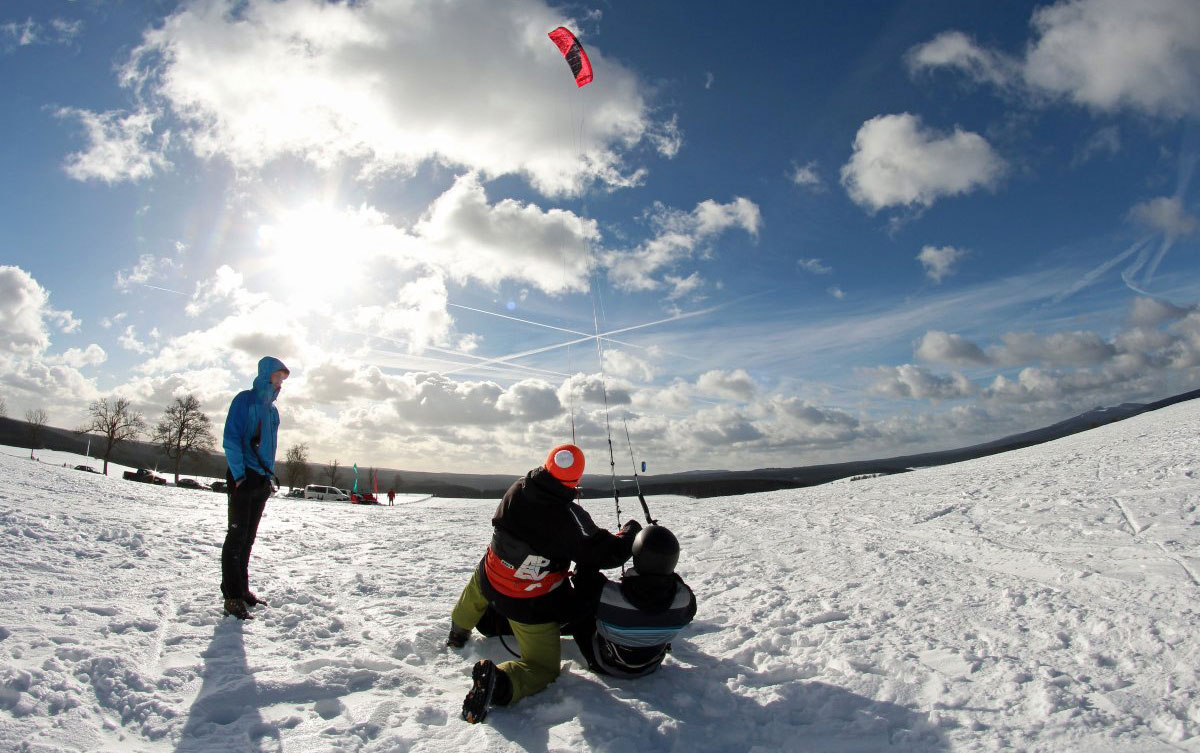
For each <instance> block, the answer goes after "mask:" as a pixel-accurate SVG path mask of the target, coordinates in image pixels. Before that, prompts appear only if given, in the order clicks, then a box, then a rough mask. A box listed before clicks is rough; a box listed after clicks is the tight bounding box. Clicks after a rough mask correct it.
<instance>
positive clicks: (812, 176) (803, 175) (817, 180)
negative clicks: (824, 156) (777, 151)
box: [789, 161, 825, 192]
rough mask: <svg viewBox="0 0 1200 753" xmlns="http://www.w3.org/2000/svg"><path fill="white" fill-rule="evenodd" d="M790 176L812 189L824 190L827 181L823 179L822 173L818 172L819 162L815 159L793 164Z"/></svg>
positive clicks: (801, 184) (799, 183)
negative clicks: (805, 162)
mask: <svg viewBox="0 0 1200 753" xmlns="http://www.w3.org/2000/svg"><path fill="white" fill-rule="evenodd" d="M789 177H790V178H791V179H792V182H793V183H795V184H796V185H798V186H801V187H803V188H807V189H808V190H810V191H817V192H820V191H824V190H825V181H823V180H822V179H821V174H820V173H819V172H817V163H816V162H815V161H813V162H809V163H807V164H804V165H792V172H791V173H790V175H789Z"/></svg>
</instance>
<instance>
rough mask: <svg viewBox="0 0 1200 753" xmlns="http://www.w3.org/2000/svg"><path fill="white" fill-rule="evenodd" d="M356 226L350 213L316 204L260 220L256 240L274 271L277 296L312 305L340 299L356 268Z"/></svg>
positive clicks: (360, 254) (358, 252)
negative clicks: (262, 222) (265, 222)
mask: <svg viewBox="0 0 1200 753" xmlns="http://www.w3.org/2000/svg"><path fill="white" fill-rule="evenodd" d="M361 231H362V229H361V225H360V224H359V223H358V222H357V221H356V220H355V218H354V217H353V216H348V215H346V214H344V213H342V212H339V211H337V210H334V209H331V208H330V207H327V206H321V205H318V204H309V205H305V206H303V207H301V208H298V209H292V210H288V211H285V212H281V213H280V214H279V215H278V216H276V218H275V219H274V221H273V222H271V223H267V224H263V225H261V226H260V227H259V229H258V245H259V248H260V250H262V251H263V253H264V254H265V255H266V258H267V260H268V262H269V264H270V268H271V269H272V270H273V271H274V273H275V274H276V278H275V279H276V280H277V286H276V287H277V294H278V295H279V297H280V300H282V301H284V302H286V303H288V304H289V305H291V306H296V307H301V308H312V309H329V308H331V307H333V306H336V305H341V304H344V303H345V302H346V299H347V298H348V297H349V296H350V294H351V293H352V292H353V288H354V285H355V280H357V279H358V278H359V276H360V272H361V266H360V265H361V263H362V261H363V257H364V250H363V248H362V245H361V243H359V241H360V240H361V238H360V236H361Z"/></svg>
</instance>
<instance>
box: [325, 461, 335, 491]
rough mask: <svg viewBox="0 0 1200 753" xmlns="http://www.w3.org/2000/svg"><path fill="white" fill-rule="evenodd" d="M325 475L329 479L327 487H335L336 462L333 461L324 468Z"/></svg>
mask: <svg viewBox="0 0 1200 753" xmlns="http://www.w3.org/2000/svg"><path fill="white" fill-rule="evenodd" d="M325 475H327V476H328V477H329V485H330V486H337V475H338V461H337V460H334V461H333V462H331V463H330V464H329V465H327V466H325Z"/></svg>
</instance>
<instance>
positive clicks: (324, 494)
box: [304, 484, 350, 502]
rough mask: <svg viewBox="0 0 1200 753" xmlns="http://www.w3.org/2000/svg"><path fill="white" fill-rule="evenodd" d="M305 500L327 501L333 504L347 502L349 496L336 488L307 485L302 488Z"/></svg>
mask: <svg viewBox="0 0 1200 753" xmlns="http://www.w3.org/2000/svg"><path fill="white" fill-rule="evenodd" d="M304 498H305V499H327V500H332V501H334V502H349V501H350V495H348V494H346V493H345V492H344V491H342V490H341V489H338V488H337V487H336V486H322V485H321V484H309V485H308V486H306V487H304Z"/></svg>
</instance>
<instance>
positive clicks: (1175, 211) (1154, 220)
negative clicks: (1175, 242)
mask: <svg viewBox="0 0 1200 753" xmlns="http://www.w3.org/2000/svg"><path fill="white" fill-rule="evenodd" d="M1129 217H1130V218H1131V219H1132V220H1134V221H1135V222H1138V223H1141V224H1143V225H1146V226H1147V227H1149V228H1150V229H1152V230H1155V231H1157V232H1160V233H1162V234H1163V235H1165V236H1167V237H1168V238H1180V237H1184V236H1188V235H1192V234H1193V233H1195V232H1196V230H1197V228H1200V220H1197V219H1196V215H1194V214H1191V213H1189V212H1188V211H1187V210H1186V209H1185V208H1184V206H1183V202H1182V201H1180V199H1179V197H1178V196H1159V197H1158V198H1156V199H1150V200H1149V201H1144V202H1142V203H1140V204H1137V205H1136V206H1134V207H1133V209H1131V210H1129Z"/></svg>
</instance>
